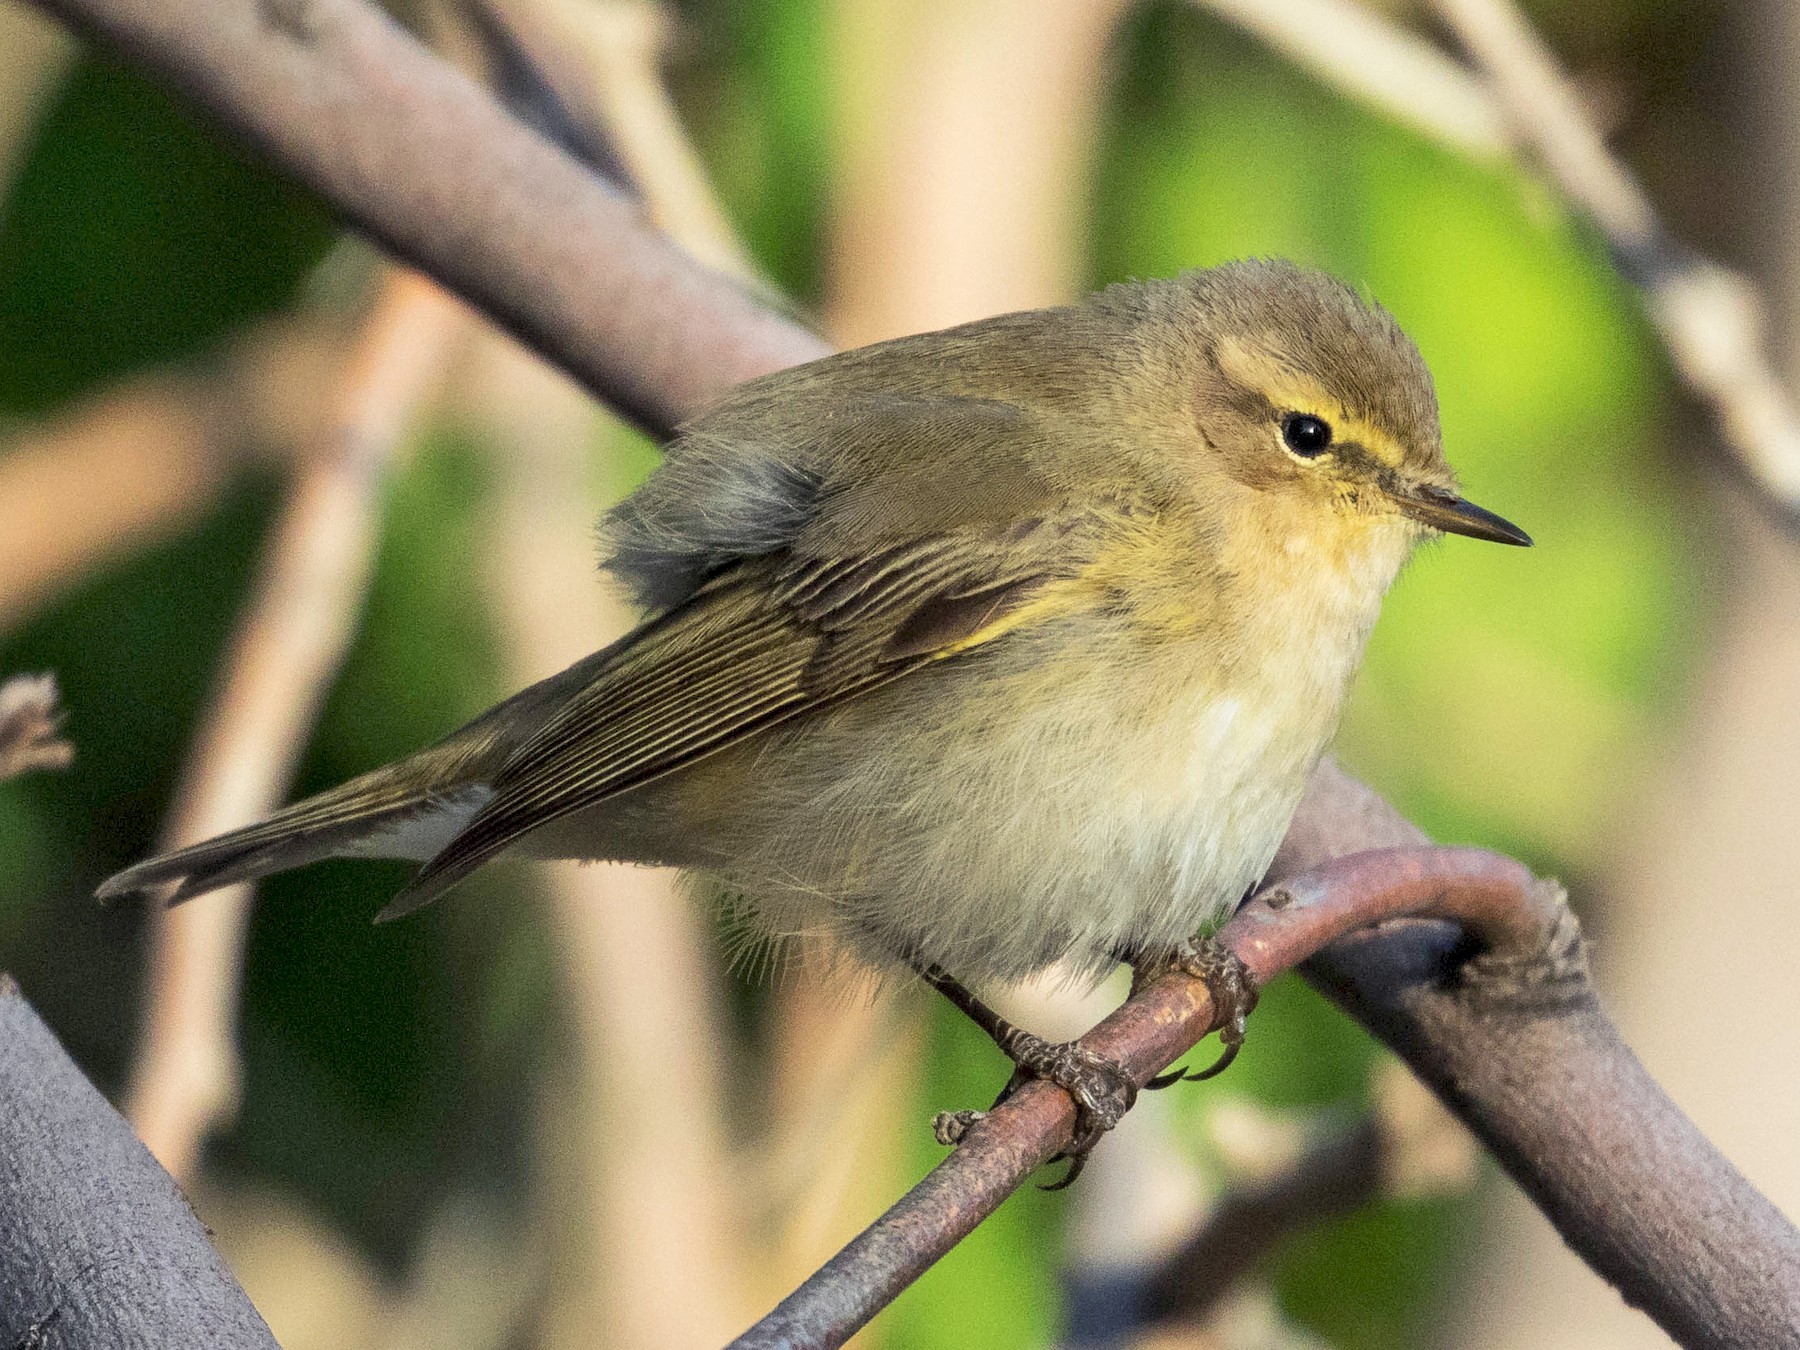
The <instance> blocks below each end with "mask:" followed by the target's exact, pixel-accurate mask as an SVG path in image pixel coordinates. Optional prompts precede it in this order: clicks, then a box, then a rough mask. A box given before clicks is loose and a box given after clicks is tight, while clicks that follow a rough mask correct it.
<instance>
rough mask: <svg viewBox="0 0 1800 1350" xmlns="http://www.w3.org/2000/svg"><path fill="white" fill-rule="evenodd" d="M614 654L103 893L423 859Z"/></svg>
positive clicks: (153, 862) (172, 899)
mask: <svg viewBox="0 0 1800 1350" xmlns="http://www.w3.org/2000/svg"><path fill="white" fill-rule="evenodd" d="M610 656H611V650H610V649H608V650H606V651H600V652H596V653H594V655H592V656H590V657H587V658H586V659H584V660H582V661H578V662H577V663H576V664H575V665H573V666H571V667H570V668H569V669H568V670H565V671H563V672H562V673H561V674H559V675H553V676H551V677H550V678H549V679H547V680H541V681H539V682H538V683H537V684H534V685H532V686H531V687H530V688H529V689H525V690H522V691H521V692H519V693H517V694H515V695H513V696H512V697H511V698H509V699H507V700H506V701H505V702H504V703H501V704H499V705H497V706H496V707H493V708H490V709H488V711H487V712H485V713H483V714H482V715H481V716H480V717H478V718H476V719H475V720H474V721H473V722H470V723H469V724H468V725H467V726H465V727H463V728H462V729H461V730H460V731H457V732H454V733H452V734H451V735H450V736H448V737H446V738H445V739H444V740H442V741H439V742H438V743H437V744H436V745H432V746H428V747H427V748H425V749H423V750H420V751H419V752H418V753H416V754H413V755H409V756H408V757H407V758H405V759H402V760H398V761H396V762H395V763H393V764H388V765H385V766H383V767H382V768H379V769H373V770H371V771H370V772H368V773H365V774H363V775H362V776H361V777H360V778H353V779H351V780H350V781H349V782H348V783H344V784H342V785H341V786H339V787H335V788H332V789H331V790H330V791H328V792H321V793H319V794H318V795H317V796H316V797H308V798H306V799H305V800H304V801H299V802H295V803H294V804H293V805H292V806H287V807H283V808H282V809H281V810H279V811H277V812H275V814H273V815H272V816H270V817H269V818H268V819H267V820H263V821H259V822H257V823H256V824H254V825H246V826H244V827H243V828H242V829H239V830H232V831H231V832H230V833H229V834H222V835H219V836H218V837H217V838H215V839H207V840H205V841H203V842H201V843H198V844H192V845H189V846H188V847H186V848H180V849H176V850H174V851H173V852H170V853H164V854H161V855H159V856H157V857H154V858H148V859H146V860H145V861H143V862H141V863H138V864H137V865H136V866H134V867H128V868H126V869H125V870H124V871H123V872H120V873H119V874H118V875H117V876H113V877H109V878H108V879H107V880H106V881H104V882H102V883H101V885H100V887H99V889H98V890H97V891H96V892H95V894H96V895H98V896H99V898H100V899H102V900H113V899H117V898H118V897H120V896H125V895H132V894H136V893H139V892H146V891H157V890H161V889H163V888H170V889H169V894H168V902H169V903H170V904H175V903H177V902H179V901H182V900H188V899H191V898H192V897H194V896H196V895H203V894H205V893H206V892H207V891H211V890H217V889H218V888H219V887H221V886H229V885H231V884H232V883H234V882H238V881H250V880H253V879H254V878H256V877H265V876H268V875H269V874H271V873H273V872H285V871H288V870H290V869H291V868H295V867H304V866H305V865H306V864H307V863H311V862H317V861H319V860H320V859H323V858H345V857H356V858H412V859H415V860H418V861H423V860H425V859H427V858H430V857H432V856H433V855H434V854H436V853H437V851H438V850H439V849H441V848H443V846H444V845H445V844H447V843H449V842H450V840H451V839H452V838H454V837H455V835H456V834H457V832H458V831H459V830H461V829H462V828H463V826H464V825H466V824H467V823H468V822H469V820H470V819H471V818H472V817H473V816H474V815H475V813H476V812H477V811H478V810H480V809H481V806H482V805H483V803H485V802H486V801H487V799H488V796H489V795H490V794H489V792H488V789H487V787H486V782H487V780H488V779H489V778H490V777H492V776H493V774H494V773H495V772H496V771H497V770H498V769H499V767H500V765H501V764H502V763H504V762H505V760H506V757H507V756H508V755H510V754H511V753H512V751H513V750H514V749H515V748H516V747H517V745H518V744H519V742H520V741H521V740H522V739H523V738H525V737H528V736H529V735H530V734H531V733H532V732H533V731H534V730H536V728H537V726H538V724H539V723H540V722H541V721H542V720H543V718H544V717H546V716H547V715H548V714H549V713H550V712H552V711H553V710H554V709H555V708H556V707H558V706H559V705H560V704H561V703H562V701H563V700H564V699H565V698H566V697H567V696H568V694H569V693H570V692H571V691H572V690H574V689H578V688H580V687H581V686H582V684H584V683H585V682H586V681H587V680H588V679H590V678H591V677H592V674H593V672H594V670H595V669H597V668H598V667H599V666H600V665H601V664H602V663H603V662H605V661H606V660H608V659H609V658H610Z"/></svg>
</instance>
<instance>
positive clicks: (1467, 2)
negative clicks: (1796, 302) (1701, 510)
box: [1196, 0, 1800, 513]
mask: <svg viewBox="0 0 1800 1350" xmlns="http://www.w3.org/2000/svg"><path fill="white" fill-rule="evenodd" d="M1196 3H1198V4H1199V5H1200V6H1201V7H1202V8H1205V9H1209V10H1212V11H1213V12H1215V13H1217V14H1219V15H1220V16H1221V17H1223V18H1225V19H1228V20H1230V21H1231V22H1233V23H1235V24H1237V25H1239V26H1240V27H1242V28H1244V29H1245V30H1247V31H1249V32H1251V33H1254V34H1256V35H1257V36H1258V37H1260V38H1262V39H1263V40H1265V41H1266V42H1268V43H1269V44H1270V45H1271V46H1273V47H1276V48H1278V49H1279V50H1280V51H1281V52H1282V53H1283V54H1284V55H1286V56H1288V57H1289V58H1291V59H1292V60H1293V61H1294V62H1295V63H1296V64H1297V65H1299V66H1301V67H1302V68H1303V69H1305V70H1307V71H1308V72H1310V73H1311V74H1313V75H1315V76H1317V77H1318V78H1319V79H1320V80H1322V81H1324V82H1325V83H1326V84H1330V85H1335V86H1337V87H1338V88H1340V89H1342V90H1343V91H1344V92H1345V93H1347V94H1349V95H1351V96H1352V97H1354V98H1357V99H1360V100H1362V101H1363V102H1365V103H1368V104H1369V105H1371V106H1373V107H1375V108H1376V109H1378V110H1380V111H1383V112H1385V113H1387V114H1388V115H1390V116H1392V117H1394V118H1395V119H1397V120H1399V121H1401V122H1403V123H1405V124H1407V125H1408V126H1411V127H1413V128H1414V129H1415V130H1417V131H1420V132H1422V133H1423V134H1425V135H1427V136H1430V137H1431V138H1432V139H1434V140H1436V141H1438V142H1439V143H1441V144H1443V145H1445V146H1447V147H1448V148H1450V149H1452V150H1455V151H1457V152H1459V153H1462V154H1466V155H1468V156H1470V157H1471V158H1473V159H1476V160H1478V161H1483V162H1487V161H1492V160H1495V159H1499V158H1501V157H1503V156H1506V155H1508V154H1516V153H1519V152H1523V153H1525V154H1528V155H1529V156H1530V157H1531V158H1532V160H1533V161H1534V162H1535V163H1536V164H1537V165H1538V167H1539V168H1541V170H1542V172H1543V174H1544V176H1545V178H1546V179H1547V180H1548V182H1549V183H1550V184H1551V185H1552V186H1553V187H1554V188H1555V189H1556V191H1557V192H1558V193H1559V194H1560V196H1561V198H1562V200H1563V201H1565V202H1566V203H1567V204H1568V205H1569V206H1570V207H1571V208H1573V209H1574V210H1575V211H1576V212H1577V213H1579V214H1580V215H1581V216H1582V217H1584V218H1585V219H1586V220H1587V221H1588V222H1589V223H1590V224H1591V225H1592V226H1593V228H1594V229H1595V230H1596V231H1597V232H1598V234H1599V236H1600V238H1601V239H1602V240H1604V241H1605V244H1606V247H1607V249H1608V251H1609V252H1610V254H1611V256H1612V259H1613V263H1614V265H1615V266H1616V267H1617V268H1618V270H1619V273H1620V274H1621V275H1622V276H1623V277H1624V279H1625V280H1626V281H1627V282H1628V283H1630V284H1631V285H1632V286H1633V287H1634V288H1635V289H1636V290H1637V292H1638V294H1639V298H1640V300H1641V302H1642V304H1643V306H1644V309H1645V312H1646V313H1647V314H1648V316H1649V318H1650V321H1651V323H1652V325H1653V326H1654V328H1655V331H1656V335H1657V337H1658V338H1659V339H1660V340H1661V342H1662V345H1663V348H1664V350H1665V351H1666V352H1667V353H1668V357H1669V361H1670V364H1671V365H1672V366H1673V367H1674V370H1675V373H1676V374H1677V375H1678V376H1679V377H1680V378H1681V380H1682V382H1683V383H1684V384H1686V385H1687V387H1688V390H1689V392H1690V393H1692V395H1693V396H1694V397H1695V398H1696V399H1698V400H1699V401H1700V402H1701V403H1702V404H1703V405H1704V406H1705V407H1706V409H1707V411H1708V412H1709V413H1710V414H1711V416H1712V418H1713V420H1714V422H1715V423H1716V425H1717V426H1718V430H1719V436H1720V439H1721V440H1722V441H1723V443H1724V445H1725V447H1726V448H1727V449H1728V450H1729V451H1730V452H1731V454H1732V455H1733V456H1734V457H1735V458H1736V461H1737V463H1738V465H1739V467H1740V468H1741V469H1742V470H1743V471H1744V473H1745V474H1746V475H1748V477H1749V478H1750V480H1751V482H1752V483H1754V484H1755V486H1756V487H1757V488H1758V490H1759V491H1761V492H1762V493H1763V494H1765V495H1766V496H1767V497H1768V498H1770V499H1772V500H1773V501H1774V503H1775V504H1776V505H1778V506H1780V507H1781V508H1782V509H1784V510H1786V511H1788V512H1790V513H1791V512H1795V511H1800V411H1797V410H1796V402H1795V398H1794V395H1793V393H1792V391H1791V390H1790V389H1789V388H1788V386H1787V385H1786V384H1785V383H1784V382H1783V381H1782V379H1781V377H1780V376H1779V374H1777V372H1776V368H1775V363H1774V360H1773V358H1772V357H1771V354H1770V351H1769V345H1768V341H1767V336H1766V333H1765V322H1764V312H1763V309H1764V307H1763V304H1762V299H1761V297H1760V296H1759V295H1758V293H1757V291H1756V289H1755V288H1754V287H1753V286H1752V285H1751V284H1750V282H1748V281H1747V280H1746V279H1745V278H1744V277H1743V276H1741V275H1740V274H1739V273H1737V272H1735V271H1733V270H1731V269H1730V268H1727V267H1725V266H1723V265H1721V264H1720V263H1718V262H1717V261H1715V260H1713V259H1711V258H1708V257H1705V256H1703V255H1701V254H1700V253H1698V252H1696V251H1695V250H1694V249H1692V248H1690V247H1689V246H1688V245H1687V244H1686V243H1685V242H1683V241H1682V240H1681V239H1679V238H1677V237H1676V235H1675V234H1674V232H1673V231H1672V230H1670V229H1669V227H1668V225H1667V224H1666V223H1665V222H1664V220H1663V219H1662V217H1661V215H1660V214H1659V213H1658V212H1657V210H1656V208H1655V206H1654V204H1653V203H1652V202H1651V200H1650V198H1649V196H1648V195H1647V194H1646V193H1645V192H1644V189H1643V187H1642V186H1641V185H1640V184H1639V183H1638V182H1637V180H1636V179H1635V178H1634V177H1632V175H1631V172H1630V171H1629V170H1628V169H1627V168H1626V167H1625V165H1624V164H1623V163H1621V162H1620V161H1619V159H1618V158H1617V157H1616V156H1615V155H1614V154H1613V153H1612V152H1611V150H1609V149H1608V148H1607V146H1606V143H1605V140H1604V139H1603V138H1602V136H1601V134H1600V130H1599V128H1598V127H1596V126H1595V125H1594V122H1593V119H1592V118H1590V117H1589V116H1588V114H1587V112H1586V110H1585V109H1584V108H1583V106H1582V101H1581V97H1580V94H1579V92H1578V91H1577V90H1576V88H1575V87H1574V85H1573V83H1572V82H1571V81H1570V80H1569V78H1568V76H1567V75H1566V74H1565V73H1564V72H1563V71H1562V70H1561V69H1560V68H1559V67H1558V65H1557V63H1556V59H1555V57H1554V56H1553V54H1552V53H1551V52H1550V50H1549V48H1548V47H1546V46H1545V45H1544V42H1543V40H1542V38H1540V37H1539V36H1538V35H1537V33H1536V32H1534V31H1533V30H1532V28H1531V26H1530V24H1529V23H1528V22H1527V20H1526V18H1525V16H1524V15H1523V14H1522V13H1521V12H1520V11H1519V9H1518V8H1517V6H1516V5H1515V4H1514V3H1513V0H1432V3H1431V8H1432V9H1434V10H1435V11H1436V13H1437V15H1438V16H1439V17H1440V18H1441V19H1442V20H1443V21H1444V23H1445V24H1446V25H1447V26H1448V27H1449V28H1450V30H1451V31H1452V33H1454V35H1455V36H1456V38H1457V40H1458V41H1459V42H1460V43H1461V44H1462V45H1463V47H1464V48H1465V49H1466V50H1467V51H1468V53H1469V55H1470V57H1471V58H1473V60H1474V62H1475V66H1476V69H1475V70H1474V71H1471V70H1469V68H1468V67H1466V66H1464V65H1462V64H1461V63H1459V62H1458V61H1456V60H1455V59H1454V58H1452V57H1451V56H1449V55H1448V54H1447V53H1445V52H1444V51H1442V50H1441V49H1439V48H1438V47H1436V46H1434V45H1433V44H1432V43H1430V42H1428V41H1427V40H1425V39H1424V38H1422V37H1420V36H1419V35H1417V34H1416V33H1414V32H1412V31H1411V30H1410V29H1408V28H1405V27H1403V26H1402V25H1400V24H1398V23H1396V22H1394V21H1393V20H1392V19H1390V18H1388V17H1386V16H1385V15H1383V14H1380V13H1376V12H1374V11H1373V10H1371V9H1367V8H1365V7H1363V6H1362V5H1360V4H1357V3H1356V2H1355V0H1196Z"/></svg>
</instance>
